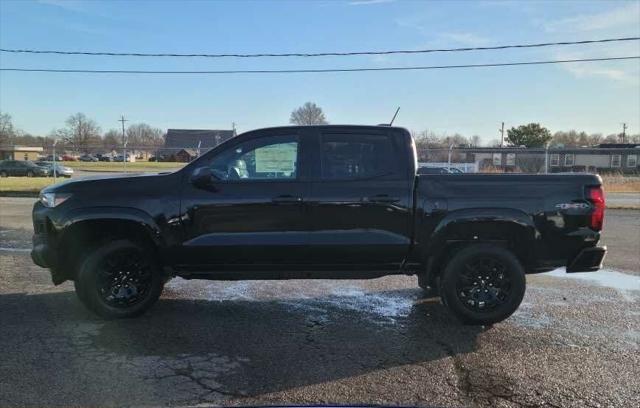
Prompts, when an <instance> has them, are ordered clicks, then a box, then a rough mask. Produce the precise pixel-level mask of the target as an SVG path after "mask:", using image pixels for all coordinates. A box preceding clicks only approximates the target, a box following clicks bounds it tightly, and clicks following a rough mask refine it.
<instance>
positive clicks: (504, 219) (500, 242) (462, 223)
mask: <svg viewBox="0 0 640 408" xmlns="http://www.w3.org/2000/svg"><path fill="white" fill-rule="evenodd" d="M536 236H537V230H536V228H535V224H534V222H533V219H532V218H531V217H530V216H529V215H527V214H526V213H525V212H523V211H520V210H515V209H504V208H496V209H486V208H481V209H467V210H460V211H453V212H451V213H449V214H447V216H445V217H444V218H443V219H442V220H441V221H440V222H439V223H438V225H437V226H436V227H435V228H434V230H433V232H432V233H431V235H430V237H428V240H427V241H426V243H425V244H423V245H422V249H421V252H422V253H423V254H424V256H423V262H424V264H425V266H426V273H427V275H428V276H430V279H433V278H435V276H437V275H438V274H439V273H440V271H441V270H442V268H443V267H444V265H446V263H447V262H448V260H449V259H450V258H451V257H453V256H454V254H455V253H456V252H457V251H459V250H460V249H461V248H464V247H467V246H469V245H474V244H479V243H483V244H487V243H490V244H493V245H496V246H501V247H504V248H506V249H508V250H510V251H512V252H513V253H514V255H515V256H516V257H517V258H518V260H519V261H520V262H521V263H522V265H523V266H526V265H527V264H530V263H531V262H533V260H534V258H535V254H534V248H535V246H534V245H535V240H536Z"/></svg>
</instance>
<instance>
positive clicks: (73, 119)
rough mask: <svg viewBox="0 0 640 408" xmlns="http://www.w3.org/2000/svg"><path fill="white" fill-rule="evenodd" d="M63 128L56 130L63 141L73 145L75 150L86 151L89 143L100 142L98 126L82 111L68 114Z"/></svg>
mask: <svg viewBox="0 0 640 408" xmlns="http://www.w3.org/2000/svg"><path fill="white" fill-rule="evenodd" d="M65 124H66V125H67V126H66V127H65V128H64V129H61V130H59V131H58V134H59V135H60V136H62V138H63V140H64V141H65V143H68V144H69V145H71V146H72V147H73V149H74V150H75V151H84V152H86V151H87V150H88V149H89V147H90V146H91V145H94V144H97V143H100V127H99V126H98V124H97V123H96V122H95V121H94V120H93V119H89V118H87V117H86V116H85V114H84V113H76V114H75V115H71V116H69V118H68V119H67V120H66V122H65Z"/></svg>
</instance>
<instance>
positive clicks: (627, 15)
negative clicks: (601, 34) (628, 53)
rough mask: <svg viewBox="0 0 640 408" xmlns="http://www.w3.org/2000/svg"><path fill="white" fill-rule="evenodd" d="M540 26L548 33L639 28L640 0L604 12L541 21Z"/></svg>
mask: <svg viewBox="0 0 640 408" xmlns="http://www.w3.org/2000/svg"><path fill="white" fill-rule="evenodd" d="M541 25H542V27H543V28H544V30H545V31H547V32H549V33H556V32H584V31H599V30H607V29H616V30H619V29H628V28H635V30H634V31H635V32H638V31H639V30H640V2H632V3H629V4H627V5H624V6H621V7H617V8H614V9H611V10H608V11H605V12H601V13H596V14H580V15H577V16H574V17H567V18H563V19H559V20H551V21H546V22H545V21H543V22H541Z"/></svg>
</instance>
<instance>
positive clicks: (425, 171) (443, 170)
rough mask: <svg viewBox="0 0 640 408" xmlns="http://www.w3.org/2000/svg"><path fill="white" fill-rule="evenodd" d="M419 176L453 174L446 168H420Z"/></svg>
mask: <svg viewBox="0 0 640 408" xmlns="http://www.w3.org/2000/svg"><path fill="white" fill-rule="evenodd" d="M418 174H451V172H450V171H449V169H447V168H446V167H426V166H425V167H419V168H418Z"/></svg>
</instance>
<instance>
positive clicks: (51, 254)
mask: <svg viewBox="0 0 640 408" xmlns="http://www.w3.org/2000/svg"><path fill="white" fill-rule="evenodd" d="M32 242H33V248H32V249H31V259H32V260H33V263H35V264H36V265H38V266H41V267H43V268H52V267H54V266H55V265H56V264H57V257H56V251H55V249H54V248H53V245H51V243H50V240H49V237H48V236H47V235H46V234H33V238H32Z"/></svg>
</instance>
